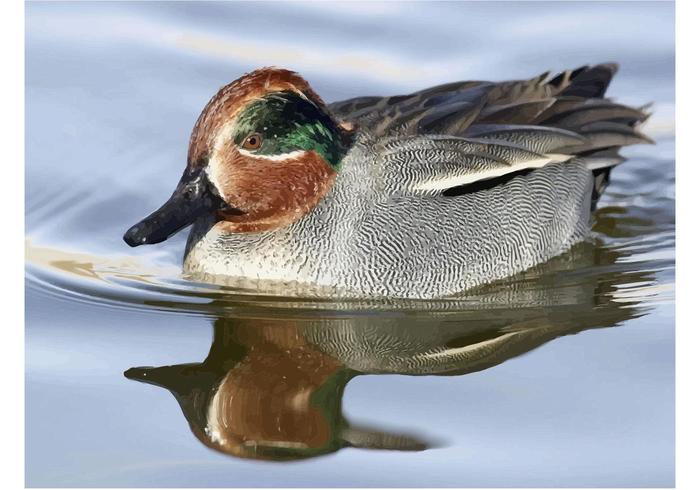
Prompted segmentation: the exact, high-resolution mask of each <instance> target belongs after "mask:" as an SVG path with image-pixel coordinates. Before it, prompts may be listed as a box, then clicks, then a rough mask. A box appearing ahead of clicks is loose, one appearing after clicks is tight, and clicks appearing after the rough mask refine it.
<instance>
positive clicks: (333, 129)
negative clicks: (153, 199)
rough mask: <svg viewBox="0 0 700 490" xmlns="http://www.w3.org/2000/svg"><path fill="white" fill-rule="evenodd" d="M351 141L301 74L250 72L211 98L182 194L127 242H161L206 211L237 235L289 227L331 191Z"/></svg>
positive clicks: (179, 190) (198, 128)
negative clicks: (238, 233)
mask: <svg viewBox="0 0 700 490" xmlns="http://www.w3.org/2000/svg"><path fill="white" fill-rule="evenodd" d="M351 141H352V135H351V133H350V132H349V131H347V130H346V129H345V128H344V127H342V126H341V125H340V124H338V123H337V122H336V121H335V120H334V119H333V117H332V116H331V115H330V113H329V112H328V110H327V109H326V107H325V105H324V104H323V101H322V100H321V98H320V97H319V96H318V95H316V93H315V92H314V91H313V90H312V89H311V87H309V84H308V83H307V82H306V81H305V80H304V79H303V78H301V77H300V76H299V75H298V74H296V73H294V72H291V71H288V70H282V69H275V68H264V69H261V70H257V71H255V72H252V73H249V74H247V75H245V76H243V77H241V78H239V79H238V80H236V81H234V82H232V83H230V84H229V85H226V86H225V87H223V88H222V89H221V90H219V92H218V93H217V94H216V95H215V96H214V97H213V98H212V99H211V101H209V103H208V104H207V106H206V107H205V108H204V110H203V111H202V114H201V115H200V116H199V119H198V120H197V123H196V124H195V126H194V129H193V131H192V137H191V139H190V147H189V152H188V162H187V168H186V169H185V172H184V174H183V176H182V178H181V180H180V182H179V183H178V185H177V187H176V189H175V192H174V193H173V195H172V196H171V197H170V199H169V200H168V201H167V202H166V203H165V204H164V205H163V206H162V207H161V208H159V209H158V210H157V211H155V212H154V213H153V214H151V215H150V216H148V217H147V218H145V219H144V220H142V221H141V222H139V223H138V224H136V225H134V226H133V227H131V228H130V229H129V230H128V231H127V232H126V234H125V235H124V240H125V241H126V242H127V243H128V244H129V245H131V246H138V245H142V244H150V243H159V242H161V241H163V240H166V239H167V238H168V237H170V236H171V235H173V234H174V233H176V232H177V231H179V230H181V229H182V228H184V227H186V226H187V225H189V224H191V223H193V222H194V221H195V220H197V219H198V218H200V217H203V216H206V215H213V216H215V217H216V219H217V220H218V221H220V226H222V227H223V228H224V230H226V231H228V232H232V233H233V232H256V231H264V230H269V229H274V228H279V227H282V226H286V225H288V224H290V223H292V222H294V221H296V220H298V219H299V218H301V217H302V216H304V215H305V214H306V213H308V212H309V211H311V210H312V209H313V208H314V207H315V206H316V205H317V204H318V202H319V201H320V200H321V199H322V198H323V197H324V196H325V194H326V193H327V192H328V190H329V189H330V187H331V186H332V184H333V181H334V179H335V174H336V172H337V170H338V169H339V168H340V165H341V162H342V160H343V157H344V156H345V154H346V152H347V151H348V148H349V146H350V145H351Z"/></svg>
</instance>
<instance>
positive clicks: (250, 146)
mask: <svg viewBox="0 0 700 490" xmlns="http://www.w3.org/2000/svg"><path fill="white" fill-rule="evenodd" d="M617 71H618V66H617V64H615V63H603V64H597V65H593V66H588V65H587V66H583V67H580V68H577V69H573V70H565V71H563V72H561V73H559V74H557V75H555V76H550V74H549V72H547V73H543V74H541V75H538V76H536V77H534V78H530V79H526V80H513V81H502V82H488V81H460V82H453V83H447V84H443V85H439V86H434V87H430V88H427V89H424V90H419V91H417V92H413V93H409V94H407V95H398V96H363V97H356V98H352V99H348V100H342V101H338V102H333V103H329V104H326V103H325V102H324V101H323V100H322V98H321V97H320V96H319V95H318V94H317V93H316V92H315V91H314V90H313V89H312V88H311V86H310V84H309V83H308V82H307V81H306V80H305V79H304V78H303V77H302V76H301V75H299V74H298V73H296V72H294V71H291V70H287V69H282V68H276V67H266V68H261V69H258V70H255V71H252V72H250V73H247V74H245V75H243V76H242V77H240V78H238V79H237V80H235V81H233V82H231V83H229V84H228V85H225V86H224V87H222V88H221V89H220V90H219V91H218V92H217V93H216V94H215V95H214V96H213V98H212V99H211V100H210V101H209V103H208V104H207V105H206V106H205V107H204V109H203V111H202V113H201V114H200V116H199V118H198V120H197V122H196V123H195V125H194V128H193V130H192V134H191V137H190V141H189V149H188V154H187V165H186V168H185V171H184V173H183V175H182V177H181V179H180V181H179V183H178V184H177V185H176V188H175V191H174V192H173V193H172V195H171V197H170V198H169V199H168V200H167V201H166V202H165V204H163V205H162V206H161V207H160V208H159V209H158V210H156V211H155V212H153V213H152V214H151V215H149V216H148V217H146V218H144V219H143V220H141V221H140V222H138V223H137V224H135V225H134V226H132V227H131V228H129V229H128V231H127V232H126V233H125V235H124V241H125V242H126V243H127V244H128V245H130V246H132V247H135V246H140V245H144V244H156V243H160V242H162V241H164V240H166V239H168V238H169V237H171V236H172V235H174V234H175V233H177V232H179V231H180V230H182V229H183V228H185V227H187V226H190V225H192V228H191V231H190V233H189V237H188V239H187V243H186V246H185V254H184V259H183V273H184V275H185V276H186V277H188V278H191V279H193V280H199V281H205V282H211V283H217V284H225V285H240V286H241V287H251V288H257V289H260V290H268V288H270V287H272V288H280V289H278V290H282V291H284V292H286V293H290V292H291V293H292V294H319V295H322V296H331V297H348V298H357V297H360V298H364V297H383V298H387V297H388V298H414V299H435V298H445V297H448V298H449V297H453V296H456V295H460V294H462V293H463V292H464V291H469V290H470V289H473V288H475V287H477V286H480V285H484V284H489V283H492V282H494V281H498V280H501V279H504V278H507V277H510V276H513V275H514V274H517V273H520V272H523V271H526V270H528V269H530V268H532V267H534V266H536V265H537V264H541V263H543V262H546V261H547V260H550V259H552V258H554V257H557V256H559V255H562V254H565V253H566V252H567V251H568V250H569V249H570V248H571V247H572V246H573V245H574V244H577V243H579V242H581V241H584V240H586V238H587V237H588V236H589V233H590V229H591V224H592V218H593V212H594V211H595V208H596V203H597V202H598V200H599V198H600V196H601V195H602V193H603V191H604V190H605V188H606V187H607V185H608V183H609V180H610V173H611V170H612V169H613V168H614V167H616V166H617V165H619V164H620V163H622V162H623V161H624V160H625V159H624V158H623V157H622V156H621V155H620V153H619V150H620V149H621V148H622V147H624V146H628V145H633V144H638V143H653V141H652V140H651V139H650V138H648V137H647V136H645V135H644V134H643V133H642V132H641V130H640V127H641V125H642V123H643V122H644V121H646V120H647V118H648V117H649V115H650V112H649V106H648V105H646V106H642V107H631V106H627V105H623V104H620V103H617V102H615V101H614V100H612V99H610V98H607V97H606V91H607V88H608V86H609V84H610V82H611V80H612V79H613V77H614V75H615V73H616V72H617ZM310 291H311V292H313V293H310Z"/></svg>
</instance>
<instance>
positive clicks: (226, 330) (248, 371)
mask: <svg viewBox="0 0 700 490" xmlns="http://www.w3.org/2000/svg"><path fill="white" fill-rule="evenodd" d="M125 375H126V376H127V377H128V378H130V379H134V380H137V381H143V382H147V383H151V384H155V385H157V386H161V387H164V388H167V389H169V390H170V391H171V392H172V393H173V395H174V396H175V398H176V399H177V400H178V402H179V403H180V406H181V408H182V411H183V413H184V415H185V417H186V418H187V420H188V422H189V423H190V427H191V429H192V431H193V433H194V434H195V435H196V436H197V438H199V439H200V440H201V441H202V442H203V443H204V444H206V445H207V446H209V447H211V448H213V449H216V450H219V451H221V452H225V453H228V454H231V455H234V456H237V457H244V458H256V459H275V460H286V459H299V458H307V457H311V456H316V455H320V454H325V453H328V452H332V451H336V450H338V449H340V448H341V447H344V446H355V447H367V448H376V449H401V450H420V449H424V447H425V444H424V443H422V442H420V441H418V440H416V439H413V438H411V437H409V436H401V435H393V434H386V433H381V432H377V431H373V430H371V429H362V428H359V427H350V426H349V424H348V423H347V421H346V420H345V419H344V417H343V416H342V410H341V398H342V395H343V391H344V389H345V385H346V384H347V382H348V381H349V380H350V379H351V378H352V377H353V376H354V373H353V372H352V371H350V370H348V369H345V368H344V367H343V366H342V365H341V364H340V363H339V362H338V361H337V360H336V359H334V358H332V357H330V356H328V355H326V354H324V353H322V352H320V351H319V350H317V349H316V348H314V347H313V346H312V345H310V344H309V343H308V342H306V341H305V340H304V339H303V337H302V336H301V335H300V334H299V331H298V330H297V329H296V328H293V327H290V326H289V325H284V324H274V322H255V321H239V322H236V321H232V320H225V319H219V320H217V321H216V322H215V335H214V342H213V344H212V348H211V351H210V353H209V356H208V357H207V359H206V360H205V361H204V362H203V363H202V364H184V365H177V366H165V367H160V368H132V369H129V370H128V371H127V372H126V373H125Z"/></svg>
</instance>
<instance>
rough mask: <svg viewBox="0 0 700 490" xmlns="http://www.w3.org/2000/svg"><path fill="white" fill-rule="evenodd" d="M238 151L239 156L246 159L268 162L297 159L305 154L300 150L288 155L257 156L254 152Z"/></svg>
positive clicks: (240, 149) (241, 149)
mask: <svg viewBox="0 0 700 490" xmlns="http://www.w3.org/2000/svg"><path fill="white" fill-rule="evenodd" d="M238 151H239V152H240V153H241V155H244V156H246V157H247V158H253V159H255V160H266V161H268V162H281V161H283V160H289V159H293V158H298V157H300V156H302V155H303V154H304V153H305V152H304V151H302V150H295V151H290V152H289V153H281V154H280V155H257V154H255V153H254V152H252V151H248V150H244V149H243V148H239V150H238Z"/></svg>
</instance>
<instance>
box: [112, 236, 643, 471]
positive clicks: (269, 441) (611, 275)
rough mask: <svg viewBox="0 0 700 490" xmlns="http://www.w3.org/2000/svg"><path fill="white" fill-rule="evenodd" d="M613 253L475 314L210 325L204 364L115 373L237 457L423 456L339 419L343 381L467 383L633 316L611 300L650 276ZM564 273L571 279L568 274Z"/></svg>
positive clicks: (395, 437)
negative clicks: (157, 395)
mask: <svg viewBox="0 0 700 490" xmlns="http://www.w3.org/2000/svg"><path fill="white" fill-rule="evenodd" d="M619 255H620V254H619V253H618V252H615V251H612V250H606V249H601V248H598V247H595V246H592V245H591V244H583V245H581V246H579V247H577V248H576V249H575V250H574V251H573V252H572V253H570V254H567V255H566V256H563V257H561V258H559V259H556V260H555V261H551V262H550V263H548V264H546V265H545V266H543V267H542V268H540V269H539V270H537V271H531V272H530V273H529V274H525V275H522V276H521V277H520V278H518V280H514V281H510V282H509V283H507V284H495V285H492V286H490V287H489V288H484V289H483V290H481V291H480V292H479V293H478V296H475V297H478V298H479V303H478V305H481V307H478V306H476V307H474V308H472V309H469V310H468V311H454V309H447V308H443V309H441V308H440V307H439V304H437V303H431V304H433V305H437V307H436V309H434V310H431V311H422V312H420V313H412V314H399V313H397V312H396V311H393V312H391V311H390V312H382V313H381V314H378V313H377V312H374V313H372V312H370V313H369V314H368V313H367V312H366V311H365V312H364V313H357V312H354V313H350V312H345V313H344V314H343V316H338V315H334V316H330V315H328V313H327V312H326V313H325V314H324V313H323V312H320V311H319V312H316V313H313V312H312V314H309V312H308V311H307V312H305V313H306V315H305V318H299V315H298V314H297V315H296V317H297V318H292V319H290V318H289V316H292V315H293V313H290V314H289V315H286V316H287V318H285V319H273V318H270V319H261V318H260V317H259V316H257V317H256V318H232V317H220V318H218V319H216V320H215V321H214V335H213V342H212V345H211V349H210V352H209V355H208V356H207V358H206V359H205V360H204V361H203V362H201V363H191V364H180V365H175V366H164V367H135V368H131V369H129V370H127V371H126V372H125V375H126V377H127V378H129V379H133V380H137V381H141V382H145V383H150V384H153V385H156V386H160V387H163V388H166V389H168V390H170V391H171V393H172V394H173V395H174V396H175V398H176V399H177V401H178V403H179V404H180V407H181V408H182V412H183V414H184V416H185V418H186V419H187V421H188V422H189V425H190V428H191V430H192V432H193V433H194V435H195V436H196V437H197V438H198V439H199V440H200V441H201V442H203V443H204V444H205V445H206V446H208V447H210V448H213V449H215V450H217V451H221V452H223V453H227V454H230V455H233V456H236V457H241V458H254V459H267V460H293V459H303V458H309V457H314V456H319V455H323V454H327V453H331V452H334V451H337V450H339V449H341V448H344V447H356V448H372V449H393V450H404V451H417V450H423V449H426V448H427V447H429V446H431V445H432V444H430V443H429V442H428V441H426V440H423V439H421V438H418V437H416V436H414V435H407V434H392V433H387V432H384V431H382V430H380V429H372V428H366V427H356V426H354V425H352V424H350V423H349V422H348V420H347V419H346V418H345V417H344V415H343V411H342V398H343V393H344V390H345V386H346V385H347V383H348V382H349V381H350V380H351V379H352V378H354V377H356V376H361V375H368V374H404V375H461V374H468V373H473V372H476V371H481V370H484V369H488V368H490V367H493V366H496V365H498V364H500V363H502V362H504V361H507V360H508V359H511V358H514V357H516V356H519V355H521V354H524V353H526V352H528V351H530V350H532V349H535V348H536V347H538V346H540V345H542V344H544V343H546V342H548V341H550V340H552V339H555V338H557V337H560V336H564V335H571V334H576V333H578V332H581V331H583V330H587V329H593V328H602V327H612V326H615V325H618V324H620V323H622V322H624V321H626V320H628V319H630V318H633V317H635V316H639V315H640V314H642V311H641V310H640V308H639V307H638V306H637V303H636V302H635V301H633V300H632V299H630V298H625V297H620V294H619V293H620V291H621V287H624V286H625V285H626V284H627V285H629V284H642V283H649V281H650V279H651V277H650V273H644V272H634V271H630V270H625V267H620V264H616V262H617V259H619ZM582 261H583V263H582ZM585 263H588V265H589V266H592V265H595V266H596V267H588V268H586V267H585V265H586V264H585ZM601 266H602V267H601ZM567 269H569V270H575V271H577V273H576V274H575V275H571V276H567V275H566V274H565V272H566V270H567ZM586 271H588V272H589V274H586ZM535 284H537V287H536V288H535V287H533V285H535ZM543 285H544V286H543ZM513 305H517V306H513ZM277 313H279V312H277ZM278 318H279V317H278ZM443 402H445V401H443Z"/></svg>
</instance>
